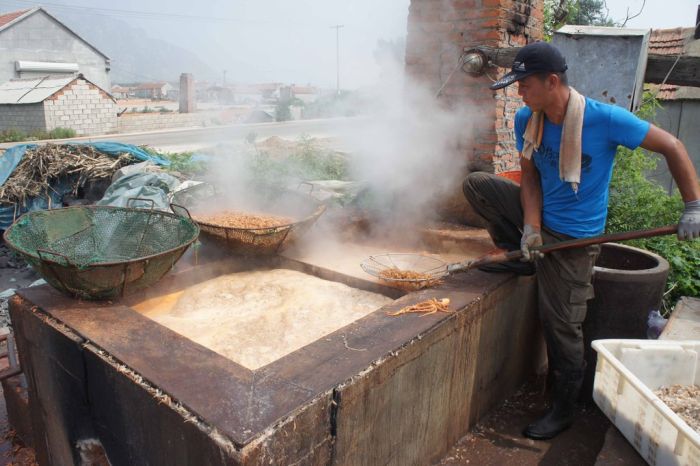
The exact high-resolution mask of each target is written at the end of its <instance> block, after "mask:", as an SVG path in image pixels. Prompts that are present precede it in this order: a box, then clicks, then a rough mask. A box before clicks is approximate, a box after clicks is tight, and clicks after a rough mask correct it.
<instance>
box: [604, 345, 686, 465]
mask: <svg viewBox="0 0 700 466" xmlns="http://www.w3.org/2000/svg"><path fill="white" fill-rule="evenodd" d="M593 349H595V350H596V351H597V352H598V364H597V366H596V373H595V382H594V386H593V399H594V400H595V402H596V404H597V405H598V406H599V407H600V409H601V410H602V411H603V412H604V413H605V415H606V416H608V418H610V420H611V421H612V422H613V423H614V424H615V426H616V427H617V428H618V429H619V430H620V432H621V433H622V434H623V435H624V436H625V437H626V438H627V440H628V441H629V442H630V443H631V444H632V445H633V446H634V448H636V450H637V451H638V452H639V454H640V455H641V456H642V457H643V458H644V459H645V460H646V461H647V462H648V463H649V464H651V465H658V466H665V465H688V466H691V465H692V466H698V465H700V434H699V433H698V432H696V431H695V430H693V429H692V428H691V427H690V426H688V424H686V423H685V421H683V420H682V419H681V418H680V417H679V416H678V415H677V414H676V413H674V412H673V411H671V409H670V408H669V407H668V406H667V405H666V404H665V403H664V402H662V401H661V400H660V399H659V398H658V397H657V396H656V395H654V393H653V392H654V390H657V389H659V388H660V387H662V386H665V385H666V386H668V385H675V384H681V385H693V384H700V341H657V340H596V341H594V342H593Z"/></svg>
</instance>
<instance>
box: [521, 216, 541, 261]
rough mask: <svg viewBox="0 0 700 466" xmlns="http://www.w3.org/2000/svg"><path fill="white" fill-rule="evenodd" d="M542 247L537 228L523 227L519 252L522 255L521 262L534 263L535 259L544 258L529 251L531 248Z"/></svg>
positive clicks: (537, 253) (538, 253)
mask: <svg viewBox="0 0 700 466" xmlns="http://www.w3.org/2000/svg"><path fill="white" fill-rule="evenodd" d="M539 246H542V235H541V234H540V229H539V227H533V226H532V225H525V227H524V228H523V236H522V238H520V251H522V253H523V257H522V259H520V260H521V261H523V262H535V260H536V259H541V258H543V257H544V254H542V253H541V252H539V251H531V250H530V249H531V248H534V247H539Z"/></svg>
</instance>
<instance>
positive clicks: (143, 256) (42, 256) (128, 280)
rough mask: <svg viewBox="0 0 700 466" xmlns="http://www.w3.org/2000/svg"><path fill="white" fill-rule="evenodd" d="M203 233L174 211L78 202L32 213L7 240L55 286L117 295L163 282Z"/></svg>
mask: <svg viewBox="0 0 700 466" xmlns="http://www.w3.org/2000/svg"><path fill="white" fill-rule="evenodd" d="M198 234H199V228H198V227H197V225H196V224H195V223H194V222H193V221H192V220H191V219H189V218H184V217H180V216H178V215H175V214H172V213H169V212H161V211H158V210H153V209H150V210H149V209H133V208H128V207H110V206H79V207H68V208H64V209H54V210H42V211H35V212H30V213H27V214H25V215H23V216H22V217H20V218H19V220H17V221H16V222H15V223H14V224H13V225H12V226H11V227H10V228H9V229H8V230H7V231H5V235H4V238H5V242H6V243H7V245H8V246H9V247H11V248H12V249H14V250H15V251H16V252H18V253H19V254H20V255H21V256H22V257H23V258H24V259H25V260H26V261H27V262H28V263H29V264H30V265H31V266H32V267H33V268H34V270H36V271H37V273H39V275H41V276H42V277H43V278H44V279H45V280H46V281H47V282H48V283H49V284H50V285H52V286H53V287H54V288H56V289H58V290H60V291H62V292H64V293H66V294H68V295H70V296H73V297H77V298H82V299H113V298H117V297H119V296H123V295H125V294H130V293H134V292H136V291H139V290H142V289H144V288H146V287H148V286H150V285H152V284H153V283H155V282H157V281H158V280H160V279H161V278H162V277H163V276H164V275H165V274H166V273H167V272H168V271H169V270H170V269H171V268H172V267H173V265H174V264H175V262H177V261H178V259H180V257H182V254H184V252H185V251H186V250H187V248H188V247H189V246H190V245H191V244H192V243H193V242H194V241H195V240H196V239H197V235H198Z"/></svg>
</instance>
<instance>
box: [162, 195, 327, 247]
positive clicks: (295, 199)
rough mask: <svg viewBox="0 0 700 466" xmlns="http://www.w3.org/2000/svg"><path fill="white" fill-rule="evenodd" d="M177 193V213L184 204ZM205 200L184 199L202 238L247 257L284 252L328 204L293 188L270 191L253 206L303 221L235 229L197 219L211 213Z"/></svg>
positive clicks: (175, 204)
mask: <svg viewBox="0 0 700 466" xmlns="http://www.w3.org/2000/svg"><path fill="white" fill-rule="evenodd" d="M180 201H181V199H178V197H177V195H176V196H175V197H174V199H173V202H174V204H173V211H175V212H178V213H179V211H178V209H177V207H178V206H177V204H181V202H180ZM209 202H212V201H210V200H207V199H204V200H201V201H199V202H198V203H192V202H182V204H183V205H184V206H185V207H187V209H188V210H189V211H190V212H191V213H192V216H193V219H194V221H195V222H197V224H198V225H199V228H200V230H201V231H202V233H203V235H202V236H203V237H207V238H209V239H211V240H213V241H215V242H217V243H219V244H221V245H222V246H223V248H224V249H226V250H227V251H229V252H231V253H233V254H237V255H244V256H264V255H272V254H276V253H278V252H280V251H282V250H283V249H284V248H286V247H287V246H289V245H290V244H292V243H293V242H294V241H296V240H297V239H298V238H300V237H301V236H302V235H304V233H306V231H307V230H308V229H309V228H311V226H313V224H314V223H315V222H316V220H318V218H319V217H320V216H321V214H323V212H324V211H325V210H326V206H325V205H323V204H321V203H320V202H318V201H316V200H315V199H313V198H311V197H310V196H306V195H303V194H300V193H297V192H293V191H271V192H267V193H265V194H261V196H260V198H259V199H258V201H257V202H256V205H255V206H254V209H255V210H256V211H259V212H270V213H278V214H280V215H283V216H290V217H294V218H298V219H300V220H298V221H295V222H292V223H288V224H285V225H279V226H275V227H267V228H234V227H227V226H223V225H219V224H216V223H210V222H206V221H202V220H198V219H197V213H200V212H206V211H208V212H212V210H211V207H207V204H208V203H209Z"/></svg>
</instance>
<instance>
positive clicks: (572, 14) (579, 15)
mask: <svg viewBox="0 0 700 466" xmlns="http://www.w3.org/2000/svg"><path fill="white" fill-rule="evenodd" d="M565 24H576V25H583V26H615V25H616V24H617V23H615V21H613V20H612V19H611V18H610V16H609V15H608V9H607V7H606V5H605V0H545V1H544V35H545V38H546V39H547V40H549V39H551V37H552V34H554V31H556V30H557V29H559V28H560V27H562V26H564V25H565ZM617 25H619V24H617Z"/></svg>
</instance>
